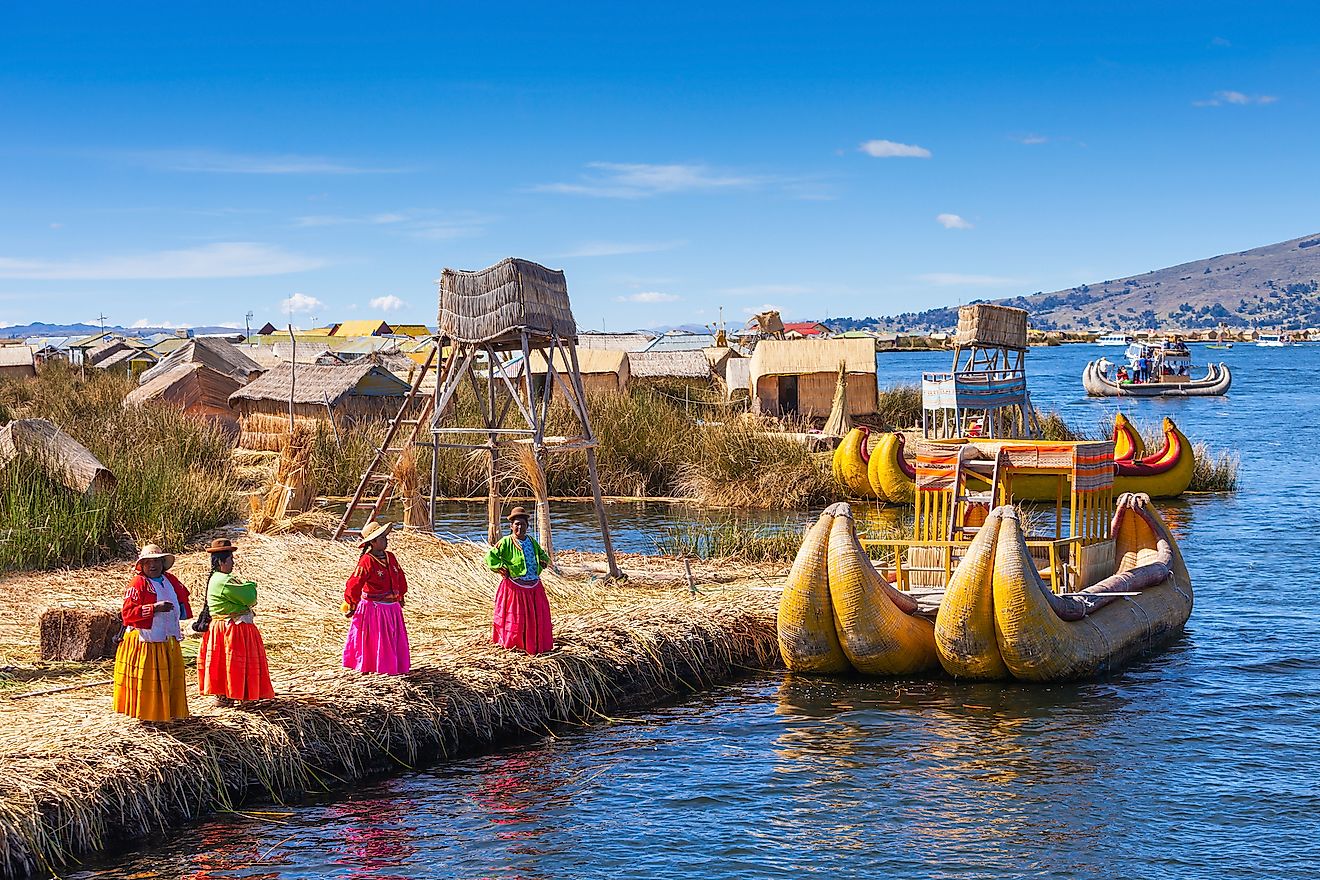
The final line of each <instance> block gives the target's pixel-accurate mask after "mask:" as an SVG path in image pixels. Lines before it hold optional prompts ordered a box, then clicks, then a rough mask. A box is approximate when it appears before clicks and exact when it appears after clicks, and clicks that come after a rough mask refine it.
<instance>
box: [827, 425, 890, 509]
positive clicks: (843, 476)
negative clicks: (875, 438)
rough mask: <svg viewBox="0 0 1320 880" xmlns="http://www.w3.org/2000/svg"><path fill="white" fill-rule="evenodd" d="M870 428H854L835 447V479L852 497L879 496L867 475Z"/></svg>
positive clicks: (833, 468)
mask: <svg viewBox="0 0 1320 880" xmlns="http://www.w3.org/2000/svg"><path fill="white" fill-rule="evenodd" d="M870 435H871V429H870V428H865V427H862V428H853V429H852V430H850V431H849V432H848V433H847V434H845V435H844V437H843V440H842V441H840V442H839V445H838V446H836V447H835V448H834V458H833V459H832V471H833V473H834V479H835V481H836V482H837V483H838V484H839V485H840V486H842V487H843V488H844V489H845V490H846V491H847V493H848V496H849V497H851V498H877V497H880V496H877V495H876V494H875V490H873V489H872V488H871V480H870V478H869V477H868V476H867V465H868V458H869V453H868V447H867V443H868V440H869V438H870Z"/></svg>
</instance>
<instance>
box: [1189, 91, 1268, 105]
mask: <svg viewBox="0 0 1320 880" xmlns="http://www.w3.org/2000/svg"><path fill="white" fill-rule="evenodd" d="M1278 100H1279V96H1278V95H1248V94H1247V93H1246V92H1238V91H1233V90H1232V89H1226V90H1224V91H1219V92H1215V94H1214V97H1211V98H1203V99H1202V100H1200V101H1193V102H1192V106H1193V107H1221V106H1224V105H1225V104H1228V105H1235V106H1238V107H1243V106H1246V105H1248V104H1273V103H1275V102H1277V101H1278Z"/></svg>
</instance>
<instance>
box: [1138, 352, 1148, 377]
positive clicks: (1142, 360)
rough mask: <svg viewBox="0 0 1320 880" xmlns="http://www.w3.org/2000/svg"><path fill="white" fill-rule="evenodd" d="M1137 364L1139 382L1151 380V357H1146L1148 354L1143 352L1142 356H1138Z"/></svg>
mask: <svg viewBox="0 0 1320 880" xmlns="http://www.w3.org/2000/svg"><path fill="white" fill-rule="evenodd" d="M1135 366H1136V368H1137V381H1138V382H1149V381H1150V358H1148V357H1146V356H1145V355H1144V354H1143V355H1142V356H1141V357H1139V358H1137V362H1136V364H1135Z"/></svg>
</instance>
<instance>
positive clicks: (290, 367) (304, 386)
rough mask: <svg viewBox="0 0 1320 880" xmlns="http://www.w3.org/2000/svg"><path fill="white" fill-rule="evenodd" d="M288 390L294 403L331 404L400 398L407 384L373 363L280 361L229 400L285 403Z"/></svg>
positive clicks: (287, 397) (230, 401)
mask: <svg viewBox="0 0 1320 880" xmlns="http://www.w3.org/2000/svg"><path fill="white" fill-rule="evenodd" d="M295 369H296V370H297V373H296V375H295V372H294V371H295ZM290 392H292V395H293V402H294V403H295V404H299V403H302V404H314V405H323V404H325V403H326V402H329V404H330V406H334V405H336V404H338V403H340V402H342V401H343V400H344V399H345V398H348V397H401V396H403V395H405V394H407V393H408V383H406V382H404V381H403V380H402V379H400V378H399V377H398V376H395V375H394V374H393V373H391V372H390V371H389V370H387V369H385V368H384V367H381V366H377V365H376V364H348V365H345V366H342V367H339V366H320V365H316V364H297V365H296V367H295V365H294V364H280V365H279V366H278V367H274V368H272V369H271V370H270V371H269V372H267V373H265V374H264V375H262V376H261V378H259V379H257V380H256V381H254V382H253V383H252V384H250V385H246V386H244V387H243V388H240V389H238V390H237V391H235V392H234V393H233V394H231V395H230V396H229V403H230V405H231V406H232V405H233V404H235V403H237V402H240V401H244V400H275V401H280V402H282V403H287V402H288V401H289V395H290Z"/></svg>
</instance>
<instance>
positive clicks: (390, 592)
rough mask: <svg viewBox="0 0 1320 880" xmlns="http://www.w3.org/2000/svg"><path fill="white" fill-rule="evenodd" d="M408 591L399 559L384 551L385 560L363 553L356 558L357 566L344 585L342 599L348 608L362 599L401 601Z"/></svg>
mask: <svg viewBox="0 0 1320 880" xmlns="http://www.w3.org/2000/svg"><path fill="white" fill-rule="evenodd" d="M407 592H408V580H407V578H405V577H404V576H403V569H402V568H400V567H399V560H397V559H395V558H394V554H393V553H391V552H390V551H388V550H386V551H385V561H384V562H381V561H380V560H379V559H377V558H376V557H375V556H372V555H371V554H370V553H363V554H362V556H361V557H360V558H359V559H358V564H357V568H355V569H354V570H353V574H352V575H351V576H350V577H349V579H348V583H346V584H345V585H344V601H345V602H346V603H348V606H349V607H350V608H356V607H357V603H358V602H359V601H360V600H362V599H371V600H372V601H374V602H403V596H404V594H405V593H407Z"/></svg>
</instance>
